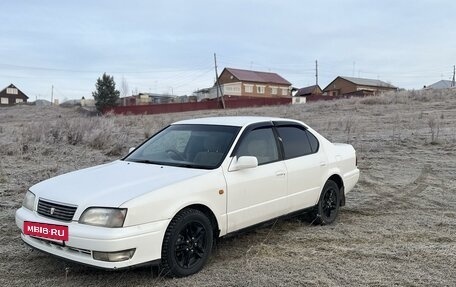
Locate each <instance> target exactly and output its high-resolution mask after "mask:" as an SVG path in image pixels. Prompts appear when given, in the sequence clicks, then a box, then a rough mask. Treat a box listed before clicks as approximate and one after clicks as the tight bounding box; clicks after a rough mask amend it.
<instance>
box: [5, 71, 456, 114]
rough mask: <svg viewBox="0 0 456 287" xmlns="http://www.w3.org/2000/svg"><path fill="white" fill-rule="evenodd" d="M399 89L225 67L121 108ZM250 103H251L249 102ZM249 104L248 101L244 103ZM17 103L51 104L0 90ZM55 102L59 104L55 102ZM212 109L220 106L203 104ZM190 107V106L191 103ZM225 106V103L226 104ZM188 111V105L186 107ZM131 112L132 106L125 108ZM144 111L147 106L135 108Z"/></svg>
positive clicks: (444, 85)
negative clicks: (182, 90)
mask: <svg viewBox="0 0 456 287" xmlns="http://www.w3.org/2000/svg"><path fill="white" fill-rule="evenodd" d="M452 88H456V84H455V80H454V76H453V80H452V81H449V80H441V81H438V82H436V83H433V84H430V85H427V86H424V87H423V89H435V90H438V89H452ZM398 89H399V88H398V87H396V86H394V85H392V84H390V83H387V82H384V81H381V80H378V79H366V78H355V77H346V76H337V77H336V78H335V79H334V80H332V81H331V82H330V83H329V84H328V85H327V86H326V87H325V88H323V89H322V88H321V87H320V86H319V85H318V84H317V83H316V84H315V85H312V86H308V87H294V86H293V85H292V83H290V82H289V81H288V80H286V79H285V78H283V77H282V76H280V75H279V74H277V73H272V72H262V71H253V70H243V69H234V68H225V69H223V71H222V73H221V74H220V76H219V77H218V79H217V81H216V82H215V83H214V85H212V86H211V87H208V88H204V89H199V90H197V91H195V92H193V94H192V95H189V96H175V95H169V94H157V93H145V92H139V93H137V94H135V95H132V96H127V97H121V98H120V99H119V102H118V106H119V108H121V107H134V106H155V111H158V110H159V109H160V107H157V106H156V105H167V104H186V103H210V102H214V103H218V102H220V101H222V103H223V105H225V103H226V102H228V103H230V105H231V106H232V107H242V106H252V105H253V106H259V105H268V104H304V103H306V102H313V101H322V100H334V99H339V98H351V97H365V96H376V95H379V94H381V93H384V92H388V91H396V90H398ZM248 102H250V104H248ZM242 103H246V104H242ZM16 104H36V105H51V102H49V101H46V100H37V101H36V102H29V97H28V96H27V95H26V94H24V93H23V92H22V91H21V90H20V89H19V87H17V86H15V85H14V84H10V85H9V86H7V87H5V88H4V89H3V90H1V91H0V106H12V105H16ZM53 104H55V105H58V104H59V102H58V101H55V102H54V103H53ZM94 104H95V103H94V100H93V99H85V98H84V97H83V98H82V99H81V100H71V101H69V102H65V103H61V105H64V106H65V105H67V106H75V105H80V106H82V107H92V106H94ZM200 106H201V108H202V109H204V107H206V108H211V107H217V106H216V105H212V106H211V105H210V104H206V105H200ZM175 107H176V108H174V109H169V108H167V109H166V110H167V111H170V112H173V111H179V110H180V108H177V106H175ZM189 107H190V106H189ZM223 107H225V106H223ZM190 109H191V108H190ZM182 110H185V107H184V108H182ZM124 111H128V108H126V109H124ZM131 111H132V112H133V113H135V111H139V112H141V113H142V112H144V108H143V109H132V110H131Z"/></svg>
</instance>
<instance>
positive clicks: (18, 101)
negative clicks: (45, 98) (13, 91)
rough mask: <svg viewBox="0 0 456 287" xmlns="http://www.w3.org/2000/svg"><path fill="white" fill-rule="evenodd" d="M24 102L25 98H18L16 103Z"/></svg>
mask: <svg viewBox="0 0 456 287" xmlns="http://www.w3.org/2000/svg"><path fill="white" fill-rule="evenodd" d="M23 102H24V100H23V99H16V104H17V103H23Z"/></svg>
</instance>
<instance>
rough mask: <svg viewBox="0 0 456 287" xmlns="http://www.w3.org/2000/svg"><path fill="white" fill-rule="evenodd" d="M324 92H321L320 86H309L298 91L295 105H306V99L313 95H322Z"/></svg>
mask: <svg viewBox="0 0 456 287" xmlns="http://www.w3.org/2000/svg"><path fill="white" fill-rule="evenodd" d="M321 94H323V91H322V90H321V88H320V86H319V85H313V86H308V87H304V88H300V89H298V90H297V91H296V94H294V95H293V101H292V103H293V104H305V103H306V97H307V96H312V95H318V96H319V95H321Z"/></svg>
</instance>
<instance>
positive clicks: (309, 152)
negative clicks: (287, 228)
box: [275, 122, 326, 211]
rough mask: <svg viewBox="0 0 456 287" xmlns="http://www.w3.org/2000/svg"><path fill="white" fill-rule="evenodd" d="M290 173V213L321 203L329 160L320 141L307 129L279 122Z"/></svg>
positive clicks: (285, 160)
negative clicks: (325, 170)
mask: <svg viewBox="0 0 456 287" xmlns="http://www.w3.org/2000/svg"><path fill="white" fill-rule="evenodd" d="M275 125H276V129H277V132H278V135H279V138H280V142H281V143H282V146H283V151H284V163H285V166H286V169H287V172H288V193H287V195H288V200H289V205H290V211H296V210H300V209H304V208H307V207H311V206H313V205H315V204H316V203H317V202H318V199H319V197H320V192H321V189H322V181H323V174H324V169H325V166H326V157H325V156H324V154H323V152H321V151H320V149H319V143H318V140H317V138H316V137H315V136H314V135H313V134H312V133H310V132H309V131H308V130H307V129H306V128H305V127H304V126H302V125H299V124H296V123H289V122H276V123H275Z"/></svg>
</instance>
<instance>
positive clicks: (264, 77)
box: [222, 68, 291, 86]
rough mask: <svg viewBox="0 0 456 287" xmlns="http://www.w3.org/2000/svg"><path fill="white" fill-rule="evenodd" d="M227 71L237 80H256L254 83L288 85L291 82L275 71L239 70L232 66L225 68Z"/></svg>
mask: <svg viewBox="0 0 456 287" xmlns="http://www.w3.org/2000/svg"><path fill="white" fill-rule="evenodd" d="M225 70H227V71H228V72H229V73H231V74H232V75H233V76H234V77H236V78H237V79H238V80H239V81H244V82H256V83H268V84H280V85H287V86H290V85H291V83H290V82H288V81H287V80H285V79H284V78H282V77H281V76H279V75H278V74H276V73H268V72H259V71H250V70H241V69H233V68H225ZM222 74H223V72H222Z"/></svg>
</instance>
